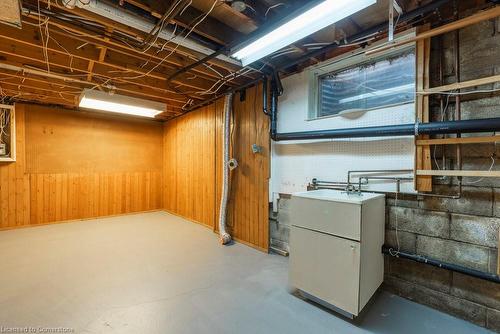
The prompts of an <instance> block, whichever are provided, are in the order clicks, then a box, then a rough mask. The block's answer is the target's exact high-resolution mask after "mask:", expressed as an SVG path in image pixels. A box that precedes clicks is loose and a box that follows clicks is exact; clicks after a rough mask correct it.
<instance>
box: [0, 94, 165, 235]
mask: <svg viewBox="0 0 500 334" xmlns="http://www.w3.org/2000/svg"><path fill="white" fill-rule="evenodd" d="M16 118H17V122H16V131H17V161H16V162H15V163H9V164H5V163H3V164H0V229H6V228H15V227H22V226H29V225H36V224H45V223H52V222H59V221H64V220H73V219H84V218H92V217H100V216H107V215H115V214H123V213H131V212H139V211H148V210H157V209H161V208H162V189H161V184H162V169H161V167H162V154H163V149H162V140H163V129H162V124H161V123H158V122H153V121H142V120H134V119H126V120H124V119H123V118H120V117H113V116H104V115H103V116H101V115H96V114H84V113H77V112H72V111H63V110H56V109H53V108H49V107H41V106H37V105H27V104H18V105H16Z"/></svg>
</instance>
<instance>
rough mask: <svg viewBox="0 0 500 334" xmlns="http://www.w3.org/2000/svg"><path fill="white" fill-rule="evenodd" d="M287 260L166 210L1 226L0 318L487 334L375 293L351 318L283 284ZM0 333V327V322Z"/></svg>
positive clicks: (158, 328) (188, 328)
mask: <svg viewBox="0 0 500 334" xmlns="http://www.w3.org/2000/svg"><path fill="white" fill-rule="evenodd" d="M287 265H288V259H287V258H284V257H280V256H278V255H267V254H264V253H261V252H258V251H256V250H254V249H251V248H249V247H246V246H244V245H241V244H235V245H232V246H229V247H222V246H220V245H219V244H218V241H217V238H216V235H215V234H213V233H212V232H211V231H210V230H208V229H206V228H204V227H202V226H198V225H196V224H193V223H190V222H187V221H185V220H183V219H180V218H178V217H175V216H171V215H169V214H166V213H162V212H155V213H145V214H137V215H129V216H122V217H113V218H105V219H95V220H91V221H85V222H78V223H70V224H59V225H51V226H43V227H36V228H29V229H21V230H13V231H5V232H0V268H1V271H0V326H3V327H4V328H9V327H25V326H31V327H35V328H38V327H42V328H56V327H57V328H58V327H66V328H73V329H74V332H75V333H120V334H122V333H134V334H139V333H148V334H149V333H162V334H164V333H405V334H409V333H454V334H460V333H487V331H486V330H484V329H482V328H480V327H477V326H475V325H472V324H470V323H467V322H465V321H462V320H459V319H456V318H453V317H451V316H448V315H446V314H443V313H440V312H438V311H435V310H432V309H430V308H427V307H425V306H422V305H418V304H415V303H413V302H410V301H407V300H405V299H402V298H399V297H397V296H393V295H389V294H387V293H382V294H380V295H378V296H377V297H376V299H375V300H374V302H373V303H372V304H371V305H370V306H369V310H368V311H367V312H366V314H365V315H364V317H363V318H362V321H361V322H360V323H359V324H358V325H354V324H352V323H350V322H347V321H345V320H344V318H342V317H340V316H336V315H335V314H333V313H330V312H328V311H326V310H324V309H322V308H319V307H316V306H315V305H313V304H311V303H308V302H305V301H303V300H300V299H299V298H297V297H294V296H292V295H290V294H289V293H288V292H287V289H286V284H287ZM0 332H1V331H0Z"/></svg>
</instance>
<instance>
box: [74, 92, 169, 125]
mask: <svg viewBox="0 0 500 334" xmlns="http://www.w3.org/2000/svg"><path fill="white" fill-rule="evenodd" d="M79 106H80V108H86V109H97V110H103V111H109V112H113V113H119V114H128V115H136V116H142V117H151V118H153V117H155V116H156V115H158V114H160V113H162V112H164V111H165V110H166V105H165V104H164V103H160V102H155V101H148V100H142V99H137V98H134V97H129V96H124V95H118V94H109V93H106V92H101V91H98V90H91V89H85V90H84V91H83V92H82V95H81V96H80V104H79Z"/></svg>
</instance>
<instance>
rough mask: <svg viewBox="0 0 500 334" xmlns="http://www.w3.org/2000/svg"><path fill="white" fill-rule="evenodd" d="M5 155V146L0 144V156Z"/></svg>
mask: <svg viewBox="0 0 500 334" xmlns="http://www.w3.org/2000/svg"><path fill="white" fill-rule="evenodd" d="M2 155H7V145H5V144H4V143H0V156H2Z"/></svg>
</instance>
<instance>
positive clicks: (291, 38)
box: [232, 0, 377, 66]
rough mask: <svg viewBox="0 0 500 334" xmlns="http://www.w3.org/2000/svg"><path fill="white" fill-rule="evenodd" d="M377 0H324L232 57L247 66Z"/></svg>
mask: <svg viewBox="0 0 500 334" xmlns="http://www.w3.org/2000/svg"><path fill="white" fill-rule="evenodd" d="M376 2H377V0H325V1H323V2H321V3H319V4H318V5H316V6H315V7H313V8H311V9H309V10H307V11H306V12H304V13H302V14H300V15H299V16H297V17H295V18H293V19H291V20H290V21H288V22H286V23H284V24H282V25H281V26H279V27H278V28H276V29H274V30H273V31H271V32H270V33H268V34H266V35H264V36H263V37H261V38H259V39H257V40H256V41H254V42H252V43H250V44H249V45H247V46H245V47H244V48H242V49H240V50H238V51H236V52H235V53H234V54H233V55H232V56H233V57H234V58H237V59H239V60H241V62H242V64H243V66H247V65H249V64H251V63H253V62H254V61H257V60H259V59H261V58H264V57H265V56H267V55H269V54H271V53H273V52H275V51H278V50H280V49H282V48H284V47H285V46H287V45H290V44H292V43H294V42H296V41H298V40H300V39H302V38H304V37H307V36H309V35H311V34H313V33H315V32H316V31H318V30H321V29H323V28H325V27H327V26H329V25H331V24H333V23H335V22H338V21H340V20H342V19H344V18H346V17H348V16H351V15H352V14H354V13H356V12H359V11H360V10H362V9H365V8H366V7H368V6H371V5H373V4H375V3H376Z"/></svg>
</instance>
